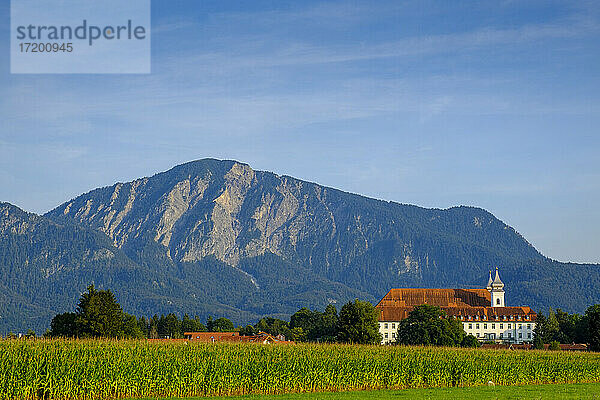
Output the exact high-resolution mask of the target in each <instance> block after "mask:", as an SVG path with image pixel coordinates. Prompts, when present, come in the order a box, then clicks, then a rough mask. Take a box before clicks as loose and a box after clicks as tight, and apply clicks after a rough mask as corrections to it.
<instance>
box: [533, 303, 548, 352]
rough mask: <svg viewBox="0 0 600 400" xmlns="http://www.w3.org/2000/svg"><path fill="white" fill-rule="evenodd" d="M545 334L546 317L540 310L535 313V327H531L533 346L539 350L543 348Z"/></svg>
mask: <svg viewBox="0 0 600 400" xmlns="http://www.w3.org/2000/svg"><path fill="white" fill-rule="evenodd" d="M545 336H546V317H545V316H544V314H543V313H542V312H541V311H540V312H538V313H537V318H536V320H535V328H534V329H533V348H534V349H536V350H541V349H543V348H544V338H545Z"/></svg>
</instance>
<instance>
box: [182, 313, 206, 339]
mask: <svg viewBox="0 0 600 400" xmlns="http://www.w3.org/2000/svg"><path fill="white" fill-rule="evenodd" d="M185 332H206V326H205V325H204V324H203V323H202V322H200V318H198V316H195V317H194V318H193V319H192V318H190V317H189V316H188V315H187V314H184V315H183V319H182V320H181V334H182V335H183V334H184V333H185Z"/></svg>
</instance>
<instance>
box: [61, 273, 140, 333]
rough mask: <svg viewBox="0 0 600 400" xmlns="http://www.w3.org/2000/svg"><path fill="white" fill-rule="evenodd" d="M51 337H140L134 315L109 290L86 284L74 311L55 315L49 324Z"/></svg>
mask: <svg viewBox="0 0 600 400" xmlns="http://www.w3.org/2000/svg"><path fill="white" fill-rule="evenodd" d="M50 327H51V329H50V332H49V335H50V336H51V337H59V336H62V337H113V338H116V337H119V338H126V337H131V338H135V337H142V335H143V332H142V330H141V329H140V328H139V325H138V322H137V320H136V318H135V317H133V316H131V315H128V314H126V313H124V312H123V310H122V309H121V306H120V305H119V303H117V301H116V299H115V296H114V294H113V293H112V292H111V291H110V290H96V288H95V287H94V285H90V286H88V288H87V292H85V293H83V294H82V295H81V297H80V299H79V304H78V305H77V308H76V311H75V312H74V313H70V312H67V313H64V314H58V315H56V316H55V317H54V318H53V319H52V322H51V324H50Z"/></svg>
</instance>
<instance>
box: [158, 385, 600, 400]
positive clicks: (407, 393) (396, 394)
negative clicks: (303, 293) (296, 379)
mask: <svg viewBox="0 0 600 400" xmlns="http://www.w3.org/2000/svg"><path fill="white" fill-rule="evenodd" d="M195 399H197V400H209V399H215V400H217V399H221V400H223V399H225V398H223V397H209V398H207V397H200V398H199V397H197V398H195ZM226 399H227V400H434V399H435V400H457V399H460V400H516V399H524V400H525V399H526V400H532V399H534V400H576V399H577V400H599V399H600V384H599V383H572V384H554V385H523V386H494V387H488V386H479V387H469V388H434V389H401V390H372V391H358V392H342V393H305V394H284V395H271V396H264V395H261V396H258V395H246V396H233V397H226ZM148 400H154V399H148ZM161 400H163V399H161ZM166 400H180V399H174V398H170V399H166ZM185 400H192V399H185Z"/></svg>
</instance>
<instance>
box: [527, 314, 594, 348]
mask: <svg viewBox="0 0 600 400" xmlns="http://www.w3.org/2000/svg"><path fill="white" fill-rule="evenodd" d="M533 333H534V336H533V347H534V348H536V349H541V348H543V347H544V344H551V345H552V347H553V348H555V347H558V344H559V343H586V344H587V345H588V346H589V349H590V350H591V351H600V304H596V305H593V306H590V307H588V308H587V310H586V311H585V313H584V314H583V315H580V314H569V313H567V312H564V311H562V310H561V309H557V310H556V311H553V310H552V308H550V309H549V310H548V314H544V313H543V312H541V311H540V312H538V314H537V319H536V321H535V329H534V332H533Z"/></svg>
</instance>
